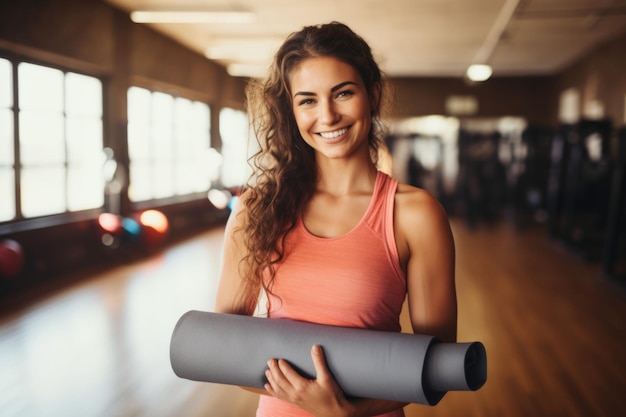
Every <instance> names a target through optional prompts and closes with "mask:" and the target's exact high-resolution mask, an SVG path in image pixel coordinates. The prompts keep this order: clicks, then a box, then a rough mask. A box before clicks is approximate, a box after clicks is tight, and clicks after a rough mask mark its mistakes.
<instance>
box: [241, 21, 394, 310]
mask: <svg viewBox="0 0 626 417" xmlns="http://www.w3.org/2000/svg"><path fill="white" fill-rule="evenodd" d="M328 56H329V57H334V58H337V59H339V60H341V61H342V62H345V63H347V64H348V65H351V66H352V67H353V68H354V69H356V71H357V72H358V73H359V75H360V76H361V78H362V80H363V83H364V85H365V87H366V89H367V92H368V94H369V96H370V98H372V97H374V98H378V102H377V103H376V104H375V105H374V106H373V107H372V128H371V129H370V132H369V137H368V143H369V146H370V154H371V157H372V161H373V162H374V163H376V162H377V155H378V151H379V149H380V147H381V146H382V144H383V137H384V125H383V123H382V121H381V107H382V106H381V104H382V103H383V101H384V97H383V90H385V87H386V86H385V84H384V79H383V74H382V72H381V70H380V68H379V67H378V64H377V63H376V61H375V60H374V57H373V55H372V52H371V49H370V47H369V45H368V44H367V42H365V40H364V39H363V38H362V37H361V36H359V35H357V34H356V33H354V32H353V31H352V30H351V29H350V28H349V27H348V26H346V25H345V24H342V23H339V22H331V23H328V24H323V25H317V26H306V27H304V28H303V29H302V30H300V31H299V32H294V33H292V34H291V35H289V36H288V37H287V39H286V40H285V42H284V43H283V44H282V46H281V47H280V48H279V50H278V51H277V52H276V54H275V56H274V60H273V63H272V65H271V67H270V72H269V75H268V77H267V78H266V79H265V80H263V81H261V80H251V81H250V82H249V83H248V85H247V87H246V96H247V110H248V115H249V117H250V120H251V126H252V129H253V131H254V133H255V136H256V139H257V141H258V145H259V151H258V152H257V153H256V154H255V155H253V156H252V157H251V158H250V162H251V164H252V167H253V174H252V176H251V177H250V180H249V181H248V184H247V187H246V191H245V197H246V198H245V204H246V208H247V211H246V213H247V214H246V219H245V221H244V222H243V224H244V226H243V227H242V228H241V229H240V232H243V242H244V245H245V253H246V255H245V257H244V259H243V260H242V264H241V265H240V267H241V268H243V270H242V271H240V272H241V274H242V276H243V277H244V283H245V284H244V288H243V291H242V292H241V294H240V297H241V302H240V303H238V304H239V305H241V306H242V308H243V310H244V311H242V312H241V313H243V314H252V313H253V312H254V309H255V307H256V303H257V299H258V295H259V292H260V290H261V288H263V289H264V290H265V291H266V292H268V293H271V286H272V283H273V280H274V275H275V266H276V265H277V264H278V263H279V262H281V260H283V258H284V257H285V250H284V242H285V237H286V236H287V235H288V233H289V232H290V231H291V230H293V228H294V227H295V225H296V223H297V220H298V216H299V215H300V213H301V211H302V209H303V207H304V206H305V205H306V203H307V202H308V201H309V199H310V198H311V196H312V194H313V192H314V191H315V186H316V181H317V177H318V173H317V167H316V162H315V155H314V151H313V149H312V148H311V147H310V146H309V145H308V144H307V143H306V142H305V141H304V140H303V139H302V136H301V135H300V132H299V130H298V126H297V124H296V120H295V117H294V114H293V109H292V99H291V94H290V85H289V79H290V75H291V73H292V71H293V70H294V68H296V67H297V66H298V65H299V64H300V63H301V62H302V61H304V60H306V59H309V58H313V57H328ZM266 274H269V275H266Z"/></svg>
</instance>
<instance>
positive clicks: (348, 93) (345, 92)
mask: <svg viewBox="0 0 626 417" xmlns="http://www.w3.org/2000/svg"><path fill="white" fill-rule="evenodd" d="M352 95H354V91H352V90H343V91H340V92H339V94H337V98H344V97H350V96H352Z"/></svg>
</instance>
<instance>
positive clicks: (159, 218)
mask: <svg viewBox="0 0 626 417" xmlns="http://www.w3.org/2000/svg"><path fill="white" fill-rule="evenodd" d="M139 224H140V225H141V233H142V241H143V242H144V243H145V244H147V245H156V244H159V243H161V242H163V240H165V237H166V236H167V232H168V231H169V221H168V220H167V217H166V216H165V214H163V213H161V212H160V211H158V210H146V211H143V212H141V213H140V214H139Z"/></svg>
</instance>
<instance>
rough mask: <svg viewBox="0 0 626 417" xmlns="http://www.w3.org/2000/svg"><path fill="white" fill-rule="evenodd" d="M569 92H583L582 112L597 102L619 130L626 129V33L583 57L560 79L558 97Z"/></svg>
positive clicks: (564, 72)
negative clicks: (591, 103)
mask: <svg viewBox="0 0 626 417" xmlns="http://www.w3.org/2000/svg"><path fill="white" fill-rule="evenodd" d="M569 88H576V89H577V90H578V91H579V92H580V98H581V103H580V110H581V114H584V108H585V103H590V102H592V101H594V100H597V101H598V102H599V103H601V105H602V107H603V108H604V116H605V117H606V118H609V119H611V120H612V121H613V124H614V126H615V127H620V126H624V125H626V120H625V119H626V109H625V108H624V106H625V103H624V101H625V100H626V32H625V33H624V34H623V35H622V36H620V37H618V38H616V39H614V40H611V41H608V42H606V43H605V44H603V45H600V46H599V47H598V48H596V49H594V50H593V51H592V52H591V53H589V54H588V55H586V56H584V57H582V58H581V59H579V60H578V61H576V62H575V63H573V64H572V65H571V66H570V67H568V68H567V69H566V70H565V71H563V72H562V73H561V74H560V75H559V76H558V78H557V94H559V93H560V92H562V91H565V90H567V89H569Z"/></svg>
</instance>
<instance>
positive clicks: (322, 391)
mask: <svg viewBox="0 0 626 417" xmlns="http://www.w3.org/2000/svg"><path fill="white" fill-rule="evenodd" d="M311 357H312V359H313V365H314V366H315V372H316V374H317V378H316V379H307V378H304V377H303V376H301V375H300V374H298V372H296V371H295V370H294V369H293V367H291V366H290V365H289V363H287V361H285V360H283V359H278V360H276V359H271V360H270V361H268V366H269V369H268V370H267V371H266V372H265V376H266V377H267V381H268V383H267V384H265V389H266V390H267V392H268V393H269V394H270V395H272V396H273V397H276V398H279V399H281V400H283V401H286V402H289V403H291V404H294V405H296V406H298V407H300V408H302V409H304V410H306V411H308V412H309V413H311V414H313V415H314V416H315V417H340V416H346V417H347V416H350V412H351V411H350V409H351V404H350V403H349V402H348V400H347V399H346V397H345V396H344V395H343V392H342V391H341V388H340V387H339V385H338V384H337V382H336V381H335V378H333V376H332V374H331V373H330V371H329V369H328V366H327V365H326V359H325V357H324V352H323V351H322V347H321V346H318V345H315V346H313V348H312V349H311Z"/></svg>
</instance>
